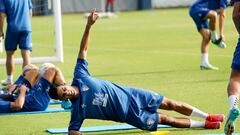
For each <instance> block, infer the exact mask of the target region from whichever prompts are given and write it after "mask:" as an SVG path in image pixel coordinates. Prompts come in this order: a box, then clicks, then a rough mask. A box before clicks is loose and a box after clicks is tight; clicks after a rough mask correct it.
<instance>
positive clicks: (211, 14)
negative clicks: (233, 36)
mask: <svg viewBox="0 0 240 135" xmlns="http://www.w3.org/2000/svg"><path fill="white" fill-rule="evenodd" d="M208 16H209V18H210V19H211V20H216V19H217V12H215V11H210V12H209V13H208Z"/></svg>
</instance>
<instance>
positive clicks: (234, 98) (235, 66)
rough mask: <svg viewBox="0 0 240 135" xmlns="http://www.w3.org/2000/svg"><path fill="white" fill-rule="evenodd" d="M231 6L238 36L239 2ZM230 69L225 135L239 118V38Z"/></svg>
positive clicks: (228, 133)
mask: <svg viewBox="0 0 240 135" xmlns="http://www.w3.org/2000/svg"><path fill="white" fill-rule="evenodd" d="M231 5H233V6H234V7H233V13H232V18H233V22H234V25H235V27H236V29H237V32H238V34H240V1H239V0H232V1H231ZM231 68H232V71H231V75H230V81H229V83H228V88H227V93H228V103H229V107H230V111H229V115H228V119H227V122H226V125H225V129H224V132H225V134H226V135H232V133H233V132H234V122H235V120H236V119H237V118H238V116H239V109H238V102H239V94H240V37H239V38H238V43H237V46H236V49H235V52H234V56H233V60H232V66H231Z"/></svg>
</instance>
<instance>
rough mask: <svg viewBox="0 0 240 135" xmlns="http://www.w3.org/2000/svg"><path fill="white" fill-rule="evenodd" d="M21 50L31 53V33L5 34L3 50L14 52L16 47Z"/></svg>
mask: <svg viewBox="0 0 240 135" xmlns="http://www.w3.org/2000/svg"><path fill="white" fill-rule="evenodd" d="M18 44H19V48H20V49H23V50H29V51H32V36H31V31H21V32H9V31H7V32H6V39H5V50H6V51H15V50H17V45H18Z"/></svg>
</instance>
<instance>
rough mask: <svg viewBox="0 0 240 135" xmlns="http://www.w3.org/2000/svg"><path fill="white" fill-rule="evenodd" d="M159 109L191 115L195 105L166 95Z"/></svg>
mask: <svg viewBox="0 0 240 135" xmlns="http://www.w3.org/2000/svg"><path fill="white" fill-rule="evenodd" d="M159 109H164V110H173V111H176V112H179V113H181V114H183V115H186V116H190V115H191V113H192V110H193V107H192V106H191V105H189V104H187V103H184V102H179V101H176V100H173V99H168V98H166V97H164V99H163V101H162V103H161V105H160V107H159Z"/></svg>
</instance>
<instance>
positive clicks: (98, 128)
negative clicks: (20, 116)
mask: <svg viewBox="0 0 240 135" xmlns="http://www.w3.org/2000/svg"><path fill="white" fill-rule="evenodd" d="M158 128H171V126H168V125H158ZM131 129H137V128H136V127H134V126H131V125H128V124H121V125H112V126H94V127H82V128H81V129H80V131H81V132H101V131H115V130H131ZM47 132H49V133H51V134H66V133H68V128H50V129H47Z"/></svg>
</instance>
